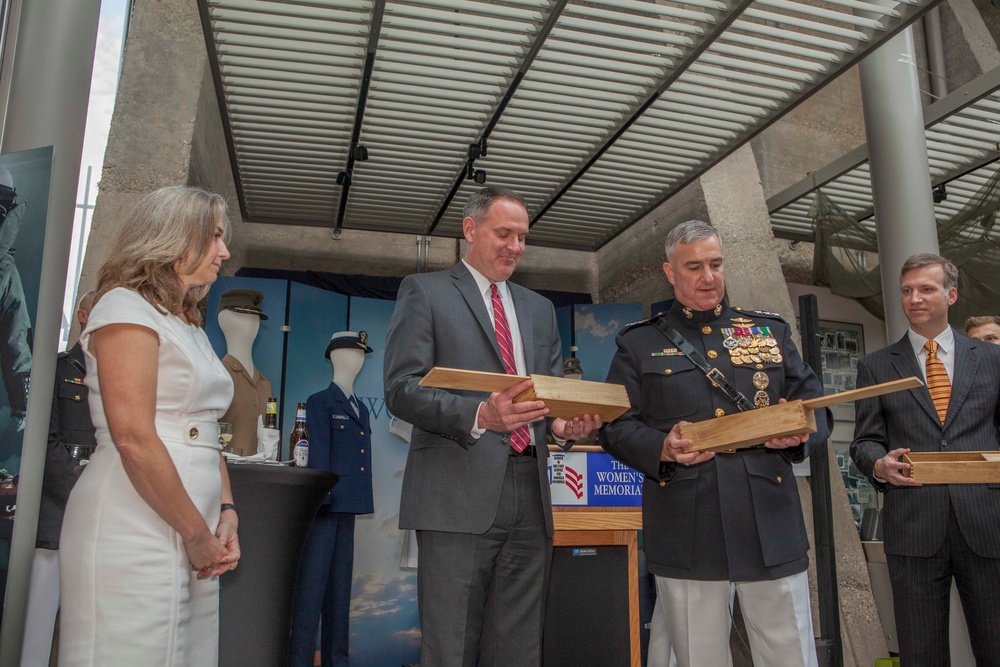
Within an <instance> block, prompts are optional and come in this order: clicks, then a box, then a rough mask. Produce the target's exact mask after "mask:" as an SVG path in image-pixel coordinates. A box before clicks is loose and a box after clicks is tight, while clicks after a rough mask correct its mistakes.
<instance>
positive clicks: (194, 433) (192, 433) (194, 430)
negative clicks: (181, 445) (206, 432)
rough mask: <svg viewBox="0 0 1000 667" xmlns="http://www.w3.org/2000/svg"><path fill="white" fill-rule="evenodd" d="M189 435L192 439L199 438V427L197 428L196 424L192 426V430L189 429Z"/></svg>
mask: <svg viewBox="0 0 1000 667" xmlns="http://www.w3.org/2000/svg"><path fill="white" fill-rule="evenodd" d="M188 437H189V438H191V439H192V440H197V439H198V429H197V428H195V427H194V426H192V427H191V430H190V431H188Z"/></svg>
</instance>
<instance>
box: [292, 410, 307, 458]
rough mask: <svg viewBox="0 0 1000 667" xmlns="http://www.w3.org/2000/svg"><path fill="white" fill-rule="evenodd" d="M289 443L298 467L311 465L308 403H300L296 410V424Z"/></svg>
mask: <svg viewBox="0 0 1000 667" xmlns="http://www.w3.org/2000/svg"><path fill="white" fill-rule="evenodd" d="M288 444H289V447H290V450H291V453H292V458H293V459H294V460H295V467H296V468H305V467H306V466H308V465H309V428H308V427H307V426H306V404H305V403H299V405H298V408H297V409H296V410H295V426H293V427H292V435H291V437H289V439H288Z"/></svg>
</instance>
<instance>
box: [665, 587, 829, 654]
mask: <svg viewBox="0 0 1000 667" xmlns="http://www.w3.org/2000/svg"><path fill="white" fill-rule="evenodd" d="M733 583H735V586H736V594H737V595H739V596H740V608H741V609H742V610H743V619H744V622H745V623H746V627H747V634H748V639H749V642H750V651H751V653H752V654H753V660H754V664H757V665H767V666H768V667H818V661H817V659H816V639H815V637H813V626H812V609H811V608H810V605H809V579H808V576H807V574H806V573H805V572H800V573H799V574H793V575H791V576H789V577H784V578H782V579H776V580H774V581H751V582H733ZM656 592H657V596H658V598H660V599H661V600H662V604H663V611H664V614H665V615H666V617H667V628H668V631H669V634H670V643H671V645H672V647H673V650H674V654H675V655H676V656H677V664H678V665H679V666H680V667H704V666H705V665H716V666H718V667H732V664H733V658H732V655H731V654H730V652H729V628H730V625H731V612H730V600H731V597H730V582H728V581H692V580H689V579H670V578H667V577H656Z"/></svg>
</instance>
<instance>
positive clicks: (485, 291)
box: [462, 259, 535, 443]
mask: <svg viewBox="0 0 1000 667" xmlns="http://www.w3.org/2000/svg"><path fill="white" fill-rule="evenodd" d="M462 263H463V264H465V268H467V269H468V270H469V273H470V274H471V275H472V278H473V279H474V280H475V281H476V287H478V288H479V294H480V295H481V296H482V297H483V304H484V305H485V306H486V312H487V313H488V314H489V316H490V324H492V325H493V329H494V331H495V330H496V322H495V321H494V316H493V294H492V290H491V289H490V285H492V284H493V283H491V282H490V280H489V278H487V277H486V276H484V275H483V274H481V273H480V272H479V271H477V270H476V269H474V268H472V266H471V265H470V264H469V263H468V262H466V261H465V260H464V259H463V260H462ZM496 286H497V291H499V292H500V300H501V301H503V310H504V315H506V316H507V326H508V327H509V328H510V338H511V342H512V343H513V345H514V368H515V369H516V370H517V374H518V375H527V365H525V362H524V344H523V343H522V342H521V330H520V329H519V328H518V326H517V313H516V312H515V310H514V301H513V299H511V297H510V290H509V289H508V288H507V281H506V280H505V281H503V282H499V283H496ZM482 408H483V405H482V403H480V404H479V409H480V410H481V409H482ZM528 431H529V432H531V440H532V443H534V440H535V434H534V432H533V431H532V429H528ZM485 432H486V429H484V428H479V411H478V410H477V411H476V423H475V424H473V427H472V430H471V431H470V432H469V435H470V436H471V437H472V439H473V440H478V439H479V438H481V437H482V435H483V433H485Z"/></svg>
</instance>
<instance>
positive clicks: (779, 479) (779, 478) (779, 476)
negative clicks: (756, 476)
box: [777, 475, 781, 484]
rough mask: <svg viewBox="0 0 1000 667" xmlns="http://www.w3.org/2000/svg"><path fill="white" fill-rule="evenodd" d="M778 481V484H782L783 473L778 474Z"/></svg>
mask: <svg viewBox="0 0 1000 667" xmlns="http://www.w3.org/2000/svg"><path fill="white" fill-rule="evenodd" d="M777 481H778V484H781V475H778V477H777Z"/></svg>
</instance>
